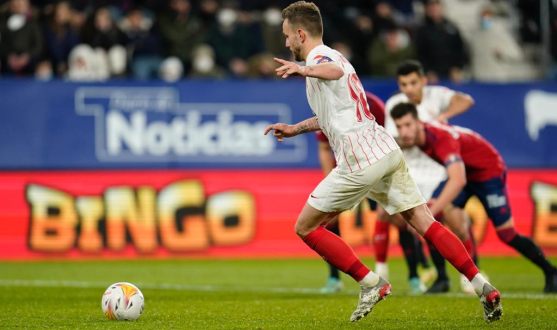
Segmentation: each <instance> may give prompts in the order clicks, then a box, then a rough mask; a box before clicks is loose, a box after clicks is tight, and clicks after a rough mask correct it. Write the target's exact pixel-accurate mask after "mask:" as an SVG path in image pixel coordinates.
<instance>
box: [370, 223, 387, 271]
mask: <svg viewBox="0 0 557 330" xmlns="http://www.w3.org/2000/svg"><path fill="white" fill-rule="evenodd" d="M389 227H390V223H388V222H381V221H375V232H374V234H373V248H374V250H375V259H376V260H377V262H383V263H384V262H387V251H388V250H389Z"/></svg>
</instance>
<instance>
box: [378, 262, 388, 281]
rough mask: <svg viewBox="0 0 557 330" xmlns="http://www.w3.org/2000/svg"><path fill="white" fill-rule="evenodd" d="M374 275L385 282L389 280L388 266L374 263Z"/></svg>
mask: <svg viewBox="0 0 557 330" xmlns="http://www.w3.org/2000/svg"><path fill="white" fill-rule="evenodd" d="M375 273H376V274H377V275H379V276H381V277H383V278H384V279H386V280H387V281H388V280H389V265H387V263H386V262H376V263H375Z"/></svg>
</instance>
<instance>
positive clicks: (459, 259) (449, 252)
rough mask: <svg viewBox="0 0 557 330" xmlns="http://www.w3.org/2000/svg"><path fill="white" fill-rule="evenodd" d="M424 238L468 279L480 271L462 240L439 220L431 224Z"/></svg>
mask: <svg viewBox="0 0 557 330" xmlns="http://www.w3.org/2000/svg"><path fill="white" fill-rule="evenodd" d="M424 238H425V239H426V240H427V241H428V242H430V243H432V244H433V245H435V247H436V248H437V250H439V252H440V253H441V255H443V257H444V258H445V259H447V261H448V262H450V263H451V265H453V266H454V268H456V269H457V270H458V271H459V272H461V273H462V274H464V276H466V278H468V280H470V281H471V280H472V279H473V278H474V276H476V274H478V273H479V272H480V271H479V270H478V268H477V267H476V265H474V262H473V261H472V259H470V255H469V254H468V253H466V249H465V248H464V246H463V245H462V243H461V242H460V240H459V239H458V238H457V237H456V236H455V235H454V234H453V233H451V232H450V231H449V230H448V229H447V228H445V227H443V225H441V224H440V223H439V222H436V221H434V222H433V223H432V224H431V226H430V227H429V228H428V229H427V231H426V232H425V234H424Z"/></svg>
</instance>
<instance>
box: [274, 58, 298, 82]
mask: <svg viewBox="0 0 557 330" xmlns="http://www.w3.org/2000/svg"><path fill="white" fill-rule="evenodd" d="M275 62H277V63H279V64H282V66H281V67H279V68H277V69H276V70H275V71H276V72H277V76H281V77H283V78H288V76H291V75H294V74H299V75H301V76H305V74H304V73H305V67H302V66H300V65H298V64H296V63H294V62H290V61H285V60H281V59H280V58H276V57H275Z"/></svg>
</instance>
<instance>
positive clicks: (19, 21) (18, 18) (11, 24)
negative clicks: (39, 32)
mask: <svg viewBox="0 0 557 330" xmlns="http://www.w3.org/2000/svg"><path fill="white" fill-rule="evenodd" d="M25 21H26V20H25V16H23V15H20V14H14V15H12V16H10V18H8V22H7V25H8V29H9V30H10V31H17V30H19V29H21V28H22V27H23V26H24V25H25Z"/></svg>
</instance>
